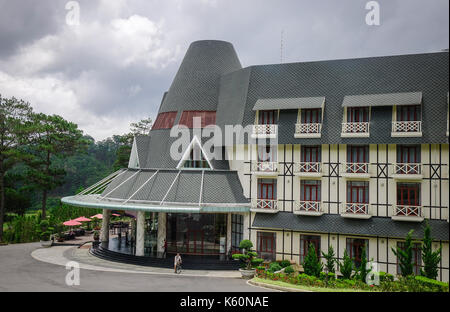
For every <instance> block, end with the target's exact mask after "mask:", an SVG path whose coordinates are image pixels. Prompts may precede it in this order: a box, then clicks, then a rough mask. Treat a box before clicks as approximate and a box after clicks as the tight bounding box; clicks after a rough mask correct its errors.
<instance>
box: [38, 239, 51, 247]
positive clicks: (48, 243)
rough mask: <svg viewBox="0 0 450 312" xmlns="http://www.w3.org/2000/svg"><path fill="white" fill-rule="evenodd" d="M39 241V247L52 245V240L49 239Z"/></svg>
mask: <svg viewBox="0 0 450 312" xmlns="http://www.w3.org/2000/svg"><path fill="white" fill-rule="evenodd" d="M40 242H41V247H45V248H48V247H50V246H51V245H52V243H53V241H51V240H49V241H40Z"/></svg>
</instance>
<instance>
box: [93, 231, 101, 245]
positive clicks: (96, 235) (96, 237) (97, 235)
mask: <svg viewBox="0 0 450 312" xmlns="http://www.w3.org/2000/svg"><path fill="white" fill-rule="evenodd" d="M98 244H100V232H99V231H94V246H97V245H98Z"/></svg>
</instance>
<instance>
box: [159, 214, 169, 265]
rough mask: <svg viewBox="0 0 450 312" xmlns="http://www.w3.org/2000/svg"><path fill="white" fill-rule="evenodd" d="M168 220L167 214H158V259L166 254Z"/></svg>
mask: <svg viewBox="0 0 450 312" xmlns="http://www.w3.org/2000/svg"><path fill="white" fill-rule="evenodd" d="M166 220H167V213H165V212H158V238H157V250H158V257H159V256H160V255H162V254H163V253H164V241H165V240H166Z"/></svg>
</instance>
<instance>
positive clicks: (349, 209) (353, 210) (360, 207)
mask: <svg viewBox="0 0 450 312" xmlns="http://www.w3.org/2000/svg"><path fill="white" fill-rule="evenodd" d="M345 213H348V214H364V215H366V214H368V213H369V204H365V203H347V204H345Z"/></svg>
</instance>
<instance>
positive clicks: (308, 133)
mask: <svg viewBox="0 0 450 312" xmlns="http://www.w3.org/2000/svg"><path fill="white" fill-rule="evenodd" d="M321 131H322V124H321V123H299V124H295V134H294V137H295V138H320V136H321Z"/></svg>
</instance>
